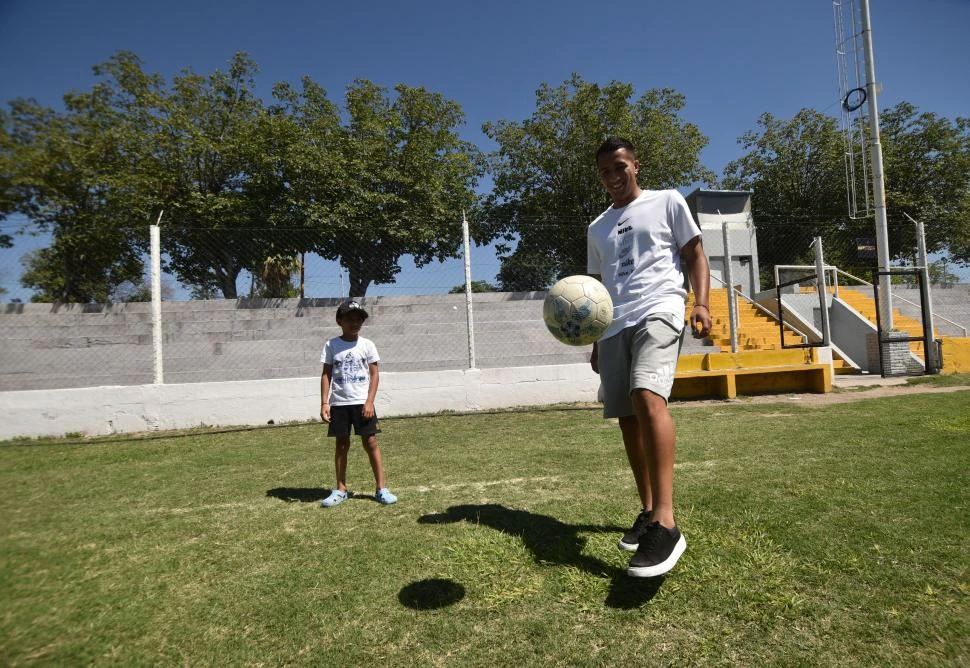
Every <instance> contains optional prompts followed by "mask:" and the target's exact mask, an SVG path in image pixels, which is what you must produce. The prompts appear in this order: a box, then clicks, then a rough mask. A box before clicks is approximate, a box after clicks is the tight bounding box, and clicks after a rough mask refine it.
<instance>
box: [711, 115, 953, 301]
mask: <svg viewBox="0 0 970 668" xmlns="http://www.w3.org/2000/svg"><path fill="white" fill-rule="evenodd" d="M880 125H881V127H880V130H881V135H880V136H881V140H882V149H883V156H884V172H885V184H886V202H887V218H888V228H889V230H888V231H889V234H888V241H889V250H890V255H891V256H892V257H894V258H897V259H905V260H909V259H911V258H912V257H913V255H914V253H915V248H916V240H915V232H914V226H913V225H912V224H911V223H910V222H908V220H907V219H906V218H905V216H904V215H903V214H904V213H907V214H909V215H910V216H912V217H913V218H915V219H917V220H923V221H924V222H926V223H927V225H926V230H927V246H928V250H929V251H930V252H938V251H941V250H944V249H949V250H950V255H951V258H952V259H953V260H955V261H957V262H961V261H963V262H966V261H967V260H968V259H970V257H968V250H970V245H968V243H967V242H968V240H970V150H968V147H970V132H968V130H970V125H968V122H967V120H966V119H957V122H956V123H952V122H950V121H948V120H946V119H942V118H939V117H937V116H936V115H934V114H925V113H924V114H919V113H917V110H916V108H915V107H913V106H912V105H910V104H908V103H900V104H899V105H896V106H895V107H893V108H892V109H889V110H886V111H885V112H883V114H882V122H881V124H880ZM758 126H759V128H758V130H756V131H750V132H747V133H745V134H744V135H742V137H741V138H740V139H739V144H741V146H742V148H744V149H745V150H746V151H747V153H746V154H745V155H744V156H742V157H741V158H739V159H738V160H735V161H733V162H731V163H729V164H728V165H727V167H725V170H724V177H723V179H722V182H721V183H722V186H723V187H726V188H734V189H745V190H753V191H754V196H753V199H752V208H753V216H754V220H755V223H756V224H757V226H758V255H759V263H760V265H761V267H762V270H763V274H764V275H763V279H764V280H763V282H764V283H765V284H766V285H768V284H769V283H770V280H771V275H770V271H771V268H772V267H773V266H774V265H776V264H791V263H794V264H811V263H812V262H813V257H814V256H813V254H812V251H811V249H810V247H809V246H810V243H811V240H812V238H814V237H816V236H822V238H823V244H824V248H825V259H826V262H827V263H829V264H837V265H839V266H840V267H841V268H843V269H846V270H848V271H850V272H853V273H857V274H858V275H862V276H866V275H868V272H869V270H870V269H871V265H872V261H871V260H868V259H860V258H859V257H858V253H857V248H856V245H857V241H858V240H859V239H860V238H871V237H873V236H874V234H875V232H874V228H873V222H874V221H873V218H872V217H868V218H860V219H856V220H850V219H849V218H848V207H847V193H846V174H845V165H844V162H843V152H844V144H843V136H842V134H841V132H840V131H839V127H838V122H837V120H836V119H834V118H832V117H829V116H826V115H824V114H822V113H821V112H818V111H815V110H813V109H802V110H801V111H799V112H798V113H797V114H796V115H795V116H794V117H793V118H791V119H788V120H784V119H778V118H776V117H774V116H772V115H771V114H764V115H762V116H761V118H760V119H759V120H758ZM864 130H866V129H865V128H864Z"/></svg>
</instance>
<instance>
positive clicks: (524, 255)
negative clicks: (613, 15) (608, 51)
mask: <svg viewBox="0 0 970 668" xmlns="http://www.w3.org/2000/svg"><path fill="white" fill-rule="evenodd" d="M633 95H634V88H633V86H632V85H630V84H624V83H619V82H615V81H614V82H611V83H609V84H607V85H605V86H600V85H598V84H594V83H590V82H587V81H584V80H583V79H582V77H580V76H579V75H578V74H573V75H572V77H570V78H569V79H568V80H567V81H565V82H563V83H562V84H560V85H559V86H557V87H552V86H550V85H548V84H542V85H541V86H540V87H539V89H538V91H537V92H536V110H535V112H534V113H533V114H532V116H531V118H529V119H526V120H524V121H508V120H503V121H496V122H489V123H485V124H484V125H483V127H482V129H483V131H484V132H485V134H486V135H488V137H490V138H491V139H493V140H495V141H496V142H497V143H498V146H499V147H498V149H497V150H496V151H495V152H494V153H493V154H492V155H491V156H490V157H489V171H490V172H491V175H492V178H493V182H494V185H493V189H492V192H491V193H490V194H489V196H488V197H487V198H486V200H485V202H484V203H483V206H482V208H481V210H480V211H478V212H477V214H476V216H475V217H476V218H477V220H478V224H477V225H476V229H475V238H476V241H477V242H479V243H487V242H490V241H492V240H495V239H503V240H504V243H502V244H500V245H499V251H500V252H501V253H504V256H503V258H502V263H503V272H502V273H501V274H500V276H501V280H502V283H503V287H514V288H515V289H521V290H534V289H542V288H545V287H547V286H548V285H549V283H550V282H551V281H552V280H553V279H555V278H557V277H561V276H563V275H566V274H573V273H585V272H586V227H587V226H588V225H589V223H590V222H592V221H593V219H594V218H595V217H596V216H597V215H599V214H600V213H601V212H602V211H603V210H604V209H606V207H607V206H609V197H607V195H606V193H605V192H604V191H603V188H602V186H601V185H600V182H599V177H598V175H597V173H596V168H595V159H594V154H595V152H596V149H597V148H598V147H599V145H600V144H601V143H602V142H603V140H604V139H606V138H607V137H608V136H611V135H612V136H623V137H625V138H627V139H629V140H630V141H631V142H632V143H633V145H634V146H636V147H637V157H638V158H639V160H640V177H639V180H640V184H641V186H643V187H646V188H671V187H675V186H680V185H685V184H690V183H693V182H696V181H705V182H713V180H714V175H713V174H712V173H711V172H710V171H708V170H707V169H705V168H704V167H703V166H702V165H701V162H700V151H701V149H703V148H704V146H705V145H706V144H707V138H706V137H704V136H703V135H702V134H701V133H700V131H699V130H698V128H697V127H696V126H694V125H693V124H691V123H688V122H686V121H684V120H683V119H681V118H680V116H679V114H680V112H681V111H682V110H683V109H684V107H685V106H686V99H685V97H684V96H683V95H681V94H680V93H677V92H676V91H674V90H671V89H655V90H649V91H647V92H646V93H644V94H643V95H641V96H640V97H639V98H637V99H636V100H633ZM514 242H517V244H516V247H515V251H514V252H513V251H512V244H513V243H514Z"/></svg>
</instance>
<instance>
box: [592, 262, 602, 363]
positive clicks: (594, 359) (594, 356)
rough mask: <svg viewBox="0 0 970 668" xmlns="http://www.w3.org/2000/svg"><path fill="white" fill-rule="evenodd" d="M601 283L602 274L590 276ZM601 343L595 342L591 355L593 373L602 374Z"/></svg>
mask: <svg viewBox="0 0 970 668" xmlns="http://www.w3.org/2000/svg"><path fill="white" fill-rule="evenodd" d="M590 276H592V277H593V278H595V279H596V280H597V281H599V282H601V283H602V282H603V277H602V276H601V275H600V274H590ZM598 344H599V341H593V352H591V353H590V354H589V366H590V367H591V368H592V369H593V373H599V372H600V355H599V345H598Z"/></svg>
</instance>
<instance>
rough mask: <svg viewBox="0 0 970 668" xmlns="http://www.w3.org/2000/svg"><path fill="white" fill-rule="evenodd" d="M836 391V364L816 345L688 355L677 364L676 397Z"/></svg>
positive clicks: (730, 397) (732, 396) (723, 396)
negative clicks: (822, 355)
mask: <svg viewBox="0 0 970 668" xmlns="http://www.w3.org/2000/svg"><path fill="white" fill-rule="evenodd" d="M831 390H832V366H831V365H830V364H829V363H827V362H819V359H818V355H817V353H816V351H815V349H813V348H799V349H791V350H771V351H758V352H744V353H714V354H705V355H684V356H683V357H681V358H680V361H679V362H678V364H677V373H676V374H675V376H674V387H673V391H672V393H671V396H672V398H674V399H703V398H720V399H733V398H734V397H736V396H737V395H739V394H742V395H746V394H777V393H782V392H817V393H824V392H830V391H831Z"/></svg>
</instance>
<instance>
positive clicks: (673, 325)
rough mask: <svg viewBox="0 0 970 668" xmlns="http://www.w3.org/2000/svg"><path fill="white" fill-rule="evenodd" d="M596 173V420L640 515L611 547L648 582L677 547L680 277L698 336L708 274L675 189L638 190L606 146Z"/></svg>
mask: <svg viewBox="0 0 970 668" xmlns="http://www.w3.org/2000/svg"><path fill="white" fill-rule="evenodd" d="M596 167H597V169H598V171H599V176H600V180H601V182H602V183H603V187H604V188H605V189H606V191H607V193H609V195H610V198H611V199H612V200H613V206H611V207H610V208H609V209H607V210H606V211H604V212H603V213H602V214H600V216H599V217H598V218H597V219H596V220H594V221H593V223H592V224H591V225H590V226H589V229H588V231H587V253H588V257H587V264H588V266H587V271H588V272H589V273H590V274H591V275H593V276H595V277H596V278H598V279H599V280H600V281H602V282H603V284H604V285H605V286H606V288H607V289H608V290H609V291H610V295H611V296H612V298H613V323H612V324H611V325H610V328H609V329H608V330H607V331H606V332H605V333H604V334H603V337H602V338H601V339H600V340H599V341H598V342H597V343H595V344H593V352H592V356H591V357H590V364H591V365H592V367H593V371H595V372H597V373H599V374H600V378H601V383H602V390H603V416H604V417H607V418H612V417H616V418H619V422H620V431H621V433H622V436H623V445H624V447H625V448H626V455H627V459H628V460H629V462H630V468H631V469H632V471H633V477H634V479H635V480H636V485H637V492H638V493H639V495H640V502H641V504H642V510H641V512H640V514H639V516H638V517H637V519H636V521H635V522H634V523H633V527H632V528H631V529H630V531H628V532H627V533H626V534H625V535H624V536H623V538H622V539H621V540H620V543H619V546H620V549H622V550H627V551H631V552H635V554H634V555H633V557H632V558H631V559H630V565H629V568H628V569H627V572H628V573H629V574H630V575H632V576H634V577H656V576H658V575H663V574H664V573H666V572H668V571H669V570H670V569H672V568H673V567H674V565H675V564H676V563H677V560H678V559H679V558H680V555H681V554H683V552H684V550H685V549H686V547H687V542H686V540H684V537H683V535H681V533H680V531H679V530H678V528H677V523H676V522H675V520H674V503H673V497H674V449H675V440H676V439H675V432H674V423H673V419H672V417H671V415H670V411H669V410H668V408H667V399H668V398H669V397H670V390H671V388H672V386H673V383H674V373H675V371H676V369H677V357H678V355H679V354H680V345H681V341H682V339H683V330H684V309H685V300H686V297H687V289H686V287H685V269H686V275H687V276H689V277H690V284H691V286H692V288H693V290H694V302H695V304H694V307H693V309H692V311H691V313H690V325H691V329H692V330H693V333H694V336H695V337H696V338H703V337H705V336H707V335H708V333H709V332H710V329H711V313H710V309H709V307H708V304H709V301H708V293H709V289H710V269H709V267H708V263H707V256H706V255H705V254H704V248H703V246H702V245H701V231H700V228H698V227H697V224H696V223H695V222H694V219H693V217H692V216H691V214H690V210H689V209H688V207H687V202H686V201H685V200H684V198H683V196H681V195H680V193H678V192H677V191H676V190H641V188H640V186H639V185H638V184H637V172H638V171H639V168H640V163H639V162H638V161H637V157H636V154H635V152H634V149H633V146H632V145H631V144H630V142H628V141H626V140H625V139H619V138H612V139H608V140H606V141H605V142H604V143H603V144H602V145H601V146H600V147H599V149H598V150H597V152H596Z"/></svg>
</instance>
